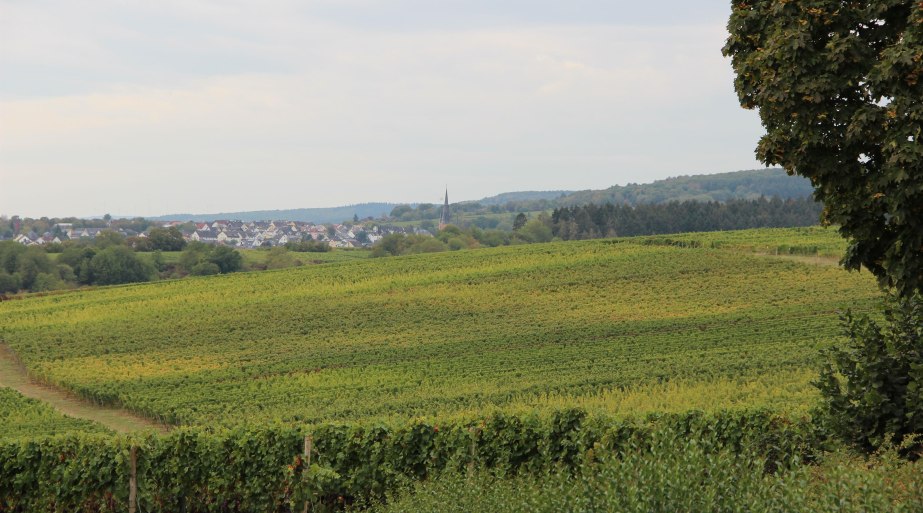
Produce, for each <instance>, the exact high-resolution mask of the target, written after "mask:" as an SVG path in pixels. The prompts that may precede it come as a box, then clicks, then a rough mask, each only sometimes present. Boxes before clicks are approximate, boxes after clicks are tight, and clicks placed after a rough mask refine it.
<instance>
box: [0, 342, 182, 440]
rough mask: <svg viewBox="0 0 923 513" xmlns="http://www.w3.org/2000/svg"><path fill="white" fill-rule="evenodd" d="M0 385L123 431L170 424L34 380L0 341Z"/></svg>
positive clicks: (162, 428) (163, 428)
mask: <svg viewBox="0 0 923 513" xmlns="http://www.w3.org/2000/svg"><path fill="white" fill-rule="evenodd" d="M0 386H4V387H9V388H12V389H14V390H17V391H18V392H19V393H20V394H22V395H24V396H26V397H31V398H33V399H38V400H39V401H43V402H45V403H47V404H49V405H51V407H52V408H54V409H56V410H58V411H59V412H61V413H63V414H65V415H67V416H69V417H76V418H80V419H86V420H92V421H94V422H97V423H99V424H102V425H103V426H106V427H107V428H109V429H111V430H113V431H117V432H120V433H132V432H137V431H158V432H161V433H165V432H167V431H168V430H169V427H167V426H164V425H162V424H158V423H156V422H154V421H152V420H150V419H147V418H144V417H141V416H139V415H135V414H133V413H131V412H128V411H126V410H122V409H119V408H111V407H108V406H99V405H95V404H93V403H91V402H89V401H86V400H84V399H81V398H79V397H77V396H75V395H74V394H71V393H69V392H66V391H64V390H61V389H60V388H57V387H54V386H50V385H46V384H44V383H40V382H38V381H36V380H34V379H32V378H31V377H30V376H29V373H28V371H27V370H26V368H25V366H23V364H22V362H20V361H19V358H18V357H17V356H16V353H14V352H13V350H12V349H10V348H9V347H8V346H6V345H5V344H0Z"/></svg>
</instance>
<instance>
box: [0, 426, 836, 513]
mask: <svg viewBox="0 0 923 513" xmlns="http://www.w3.org/2000/svg"><path fill="white" fill-rule="evenodd" d="M663 431H667V432H669V433H671V434H672V436H676V437H681V438H684V439H687V438H689V439H691V438H694V439H696V440H698V441H699V443H701V444H703V445H704V446H707V447H711V448H714V449H716V450H717V449H719V448H724V449H728V450H743V449H744V448H748V449H755V450H759V451H760V453H761V454H766V455H767V458H768V460H771V461H776V462H781V461H785V460H787V459H791V458H797V459H804V458H805V457H810V456H811V455H812V454H814V453H815V452H816V451H817V450H818V449H819V448H820V446H821V442H822V438H821V437H820V436H819V435H818V434H817V433H816V432H815V431H814V429H813V428H812V427H811V424H810V422H809V421H808V420H807V419H789V418H786V417H783V416H779V415H777V414H774V413H771V412H768V411H749V412H727V413H718V414H704V413H690V414H673V415H665V414H664V415H654V416H650V417H645V418H637V419H621V420H616V419H612V418H605V417H595V416H593V417H590V416H588V415H587V414H586V413H585V412H584V411H582V410H564V411H558V412H555V413H553V414H550V415H547V416H538V415H526V416H512V415H505V414H497V415H495V416H491V417H488V418H484V419H472V420H469V421H461V420H459V421H455V422H451V423H448V424H446V425H442V424H436V423H433V422H430V421H423V420H417V421H413V422H408V423H406V424H400V425H384V424H379V425H358V424H324V425H317V426H311V427H309V428H304V429H298V428H295V427H289V426H277V427H265V428H259V429H248V428H233V429H218V430H209V429H206V428H201V427H190V428H179V429H177V430H176V431H174V432H171V433H170V434H168V435H162V436H158V435H148V436H144V437H126V436H104V435H83V436H66V437H50V438H45V439H42V440H38V441H28V442H7V443H4V444H0V512H3V513H7V512H31V511H51V512H64V511H67V512H115V511H126V510H127V500H128V482H129V468H130V464H129V451H130V448H131V447H132V446H135V447H138V450H137V453H138V463H137V475H138V500H139V503H140V508H139V510H138V511H144V512H187V513H198V512H245V511H246V512H266V513H269V512H290V511H301V509H302V507H303V505H304V503H305V501H307V502H309V503H310V504H312V505H313V507H315V508H319V507H327V508H337V507H342V506H344V505H347V504H350V503H352V502H353V501H355V500H358V499H375V498H381V497H383V496H384V495H386V494H387V493H388V492H391V491H393V490H395V489H397V488H399V487H402V486H405V485H407V484H408V483H411V482H414V481H420V480H424V479H427V478H430V477H433V476H435V475H438V474H440V473H442V472H453V471H455V472H457V471H466V469H469V470H470V469H475V468H482V469H486V468H490V469H493V471H494V472H496V473H497V474H498V475H518V474H523V473H532V472H538V471H544V470H550V469H559V470H567V469H572V470H573V469H577V468H579V467H580V465H581V464H583V463H584V462H585V461H586V460H587V459H588V458H589V459H592V458H593V457H594V455H603V454H612V453H616V452H618V451H619V450H621V449H623V448H625V447H629V446H630V447H637V446H638V444H642V445H643V444H646V443H648V441H650V440H651V439H652V436H653V434H654V433H659V432H663ZM308 433H310V434H311V435H312V437H313V441H314V443H313V446H312V451H311V454H310V463H309V460H308V457H307V456H305V455H304V454H303V447H304V436H305V435H306V434H308ZM315 510H316V509H315Z"/></svg>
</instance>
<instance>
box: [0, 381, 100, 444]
mask: <svg viewBox="0 0 923 513" xmlns="http://www.w3.org/2000/svg"><path fill="white" fill-rule="evenodd" d="M61 432H69V433H105V432H107V430H106V429H105V428H103V427H102V426H100V425H98V424H96V423H94V422H90V421H87V420H80V419H74V418H71V417H66V416H64V415H62V414H60V413H58V412H57V411H56V410H54V409H53V408H52V407H51V406H49V405H47V404H45V403H43V402H41V401H37V400H35V399H29V398H27V397H23V396H22V395H21V394H19V393H18V392H16V391H15V390H12V389H10V388H6V387H0V440H7V439H21V438H34V437H39V436H43V435H52V434H56V433H61Z"/></svg>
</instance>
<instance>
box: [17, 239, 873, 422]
mask: <svg viewBox="0 0 923 513" xmlns="http://www.w3.org/2000/svg"><path fill="white" fill-rule="evenodd" d="M805 234H807V235H805ZM704 236H706V235H705V234H694V235H691V236H688V237H695V238H701V237H704ZM707 236H708V237H713V238H712V239H711V240H712V241H716V242H721V243H720V244H703V245H699V246H701V247H678V246H673V245H661V244H658V243H653V244H652V243H650V242H649V241H650V238H639V239H616V240H603V241H582V242H567V243H551V244H536V245H529V246H517V247H505V248H494V249H482V250H472V251H462V252H452V253H441V254H428V255H414V256H408V257H400V258H389V259H376V260H374V261H370V260H369V261H367V260H363V261H355V262H343V263H337V264H330V265H325V266H309V267H303V268H297V269H287V270H282V271H267V272H261V273H242V274H234V275H227V276H217V277H209V278H201V279H198V278H197V279H188V280H180V281H171V282H159V283H154V284H145V285H136V286H125V287H114V288H108V289H98V290H90V291H79V292H74V293H68V294H61V295H55V296H48V297H40V298H29V299H28V300H25V301H11V302H4V303H2V304H0V338H2V339H4V340H5V341H6V342H7V343H9V344H10V346H12V348H13V349H14V350H16V351H17V352H18V353H19V355H20V357H21V358H22V360H23V361H24V362H25V364H26V365H27V366H28V367H29V369H30V370H31V371H32V372H34V373H35V374H36V375H38V376H40V377H42V378H44V379H46V380H48V381H50V382H53V383H56V384H58V385H61V386H64V387H66V388H68V389H71V390H73V391H75V392H76V393H78V394H80V395H83V396H85V397H88V398H91V399H94V400H97V401H103V402H114V403H118V404H122V405H124V406H126V407H128V408H131V409H133V410H136V411H140V412H143V413H145V414H147V415H150V416H153V417H157V418H160V419H163V420H165V421H168V422H175V423H190V424H197V423H207V424H213V423H217V424H224V425H229V424H237V423H251V422H265V421H268V420H283V421H308V422H314V421H322V420H331V419H350V420H363V419H370V418H376V419H382V418H402V417H403V418H406V417H408V416H432V415H454V414H458V413H464V412H468V413H472V412H474V413H476V412H478V411H479V410H481V409H482V408H487V407H494V406H496V405H500V407H509V408H513V409H516V408H526V407H528V406H538V407H542V405H548V406H555V407H557V406H561V405H564V404H570V403H576V404H581V405H583V406H585V407H588V408H591V409H599V410H605V411H609V412H610V413H617V414H619V413H634V412H648V411H654V410H659V409H661V408H663V409H666V410H669V411H682V410H683V409H684V408H686V407H688V408H704V409H716V408H724V407H734V406H737V405H742V404H747V405H751V406H752V405H756V406H771V407H777V408H803V407H804V405H805V403H806V402H808V401H810V397H811V395H810V394H811V393H810V386H809V385H808V384H807V382H808V381H809V379H810V376H811V375H810V372H811V371H810V369H811V368H813V367H814V361H815V358H816V354H817V350H818V348H820V347H823V346H825V345H827V344H829V343H830V342H831V341H832V340H833V339H835V337H836V336H837V334H838V332H839V325H838V320H837V311H838V310H840V309H843V308H845V307H848V306H851V307H853V308H857V307H858V308H859V309H863V308H868V307H869V305H871V303H872V301H874V299H875V298H876V297H877V296H878V292H877V289H876V287H875V285H874V283H873V281H872V279H871V278H870V277H869V276H868V275H865V274H856V273H847V272H845V271H842V270H840V269H838V268H836V267H834V266H818V265H809V264H805V263H802V262H799V261H794V260H791V259H781V258H773V257H767V256H765V255H762V254H754V253H753V252H752V250H751V249H750V248H745V249H740V248H742V247H743V246H745V244H743V243H739V244H737V245H734V244H725V243H724V242H723V241H725V240H735V239H738V238H739V237H741V235H738V234H708V235H707ZM805 236H807V242H805V245H815V244H818V245H820V244H821V243H823V244H825V245H829V246H831V247H832V246H835V244H836V240H837V237H838V236H837V234H836V233H835V232H833V231H820V230H809V231H807V232H805V231H802V230H786V231H777V230H764V231H760V230H755V231H754V230H751V231H749V232H748V235H746V237H751V238H753V239H755V240H768V241H773V240H774V241H776V242H777V243H776V244H775V245H776V246H779V245H782V244H786V245H790V246H791V245H801V244H802V242H803V240H802V238H803V237H805ZM671 237H673V236H671ZM681 237H684V236H675V237H673V238H674V239H678V238H681ZM721 237H724V238H723V239H722V238H721ZM815 239H816V240H818V241H820V242H815ZM712 246H717V249H716V248H713V247H712ZM825 247H826V246H825ZM715 390H724V392H723V393H722V394H718V395H716V394H714V391H715ZM677 398H681V399H677Z"/></svg>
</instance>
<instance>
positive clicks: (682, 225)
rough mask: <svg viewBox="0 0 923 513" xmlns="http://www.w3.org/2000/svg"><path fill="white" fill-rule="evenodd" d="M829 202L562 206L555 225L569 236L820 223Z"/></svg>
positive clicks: (561, 234)
mask: <svg viewBox="0 0 923 513" xmlns="http://www.w3.org/2000/svg"><path fill="white" fill-rule="evenodd" d="M822 208H823V206H822V205H821V204H820V203H818V202H816V201H814V200H813V199H811V198H799V199H787V200H782V199H780V198H778V197H776V198H772V199H767V198H759V199H755V200H742V199H735V200H729V201H726V202H724V203H721V202H717V201H707V202H702V201H682V202H670V203H653V204H641V205H635V206H631V205H626V204H618V205H613V204H611V203H609V204H606V205H595V204H589V205H584V206H580V207H562V208H558V209H555V211H554V212H553V213H552V214H551V219H550V227H551V231H552V233H553V234H554V236H555V237H559V238H561V239H563V240H574V239H596V238H600V237H616V236H618V237H630V236H634V235H660V234H668V233H681V232H711V231H724V230H744V229H747V228H783V227H796V226H811V225H815V224H817V223H818V222H819V220H820V214H821V210H822Z"/></svg>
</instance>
